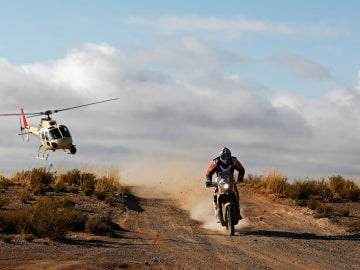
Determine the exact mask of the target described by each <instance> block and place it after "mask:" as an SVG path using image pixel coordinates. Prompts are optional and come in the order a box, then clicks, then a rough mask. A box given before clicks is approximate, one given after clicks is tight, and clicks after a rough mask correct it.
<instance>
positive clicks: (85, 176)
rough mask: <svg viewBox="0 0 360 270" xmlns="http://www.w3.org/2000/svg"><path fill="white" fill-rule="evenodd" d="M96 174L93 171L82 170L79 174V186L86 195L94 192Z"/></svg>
mask: <svg viewBox="0 0 360 270" xmlns="http://www.w3.org/2000/svg"><path fill="white" fill-rule="evenodd" d="M95 179H96V176H95V174H93V173H87V172H83V173H81V175H80V188H81V190H82V191H83V192H84V194H85V195H86V196H90V195H92V194H94V191H95Z"/></svg>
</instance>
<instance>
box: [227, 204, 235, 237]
mask: <svg viewBox="0 0 360 270" xmlns="http://www.w3.org/2000/svg"><path fill="white" fill-rule="evenodd" d="M226 229H227V230H229V233H230V235H234V232H235V225H234V218H233V210H232V205H231V204H230V205H228V206H226Z"/></svg>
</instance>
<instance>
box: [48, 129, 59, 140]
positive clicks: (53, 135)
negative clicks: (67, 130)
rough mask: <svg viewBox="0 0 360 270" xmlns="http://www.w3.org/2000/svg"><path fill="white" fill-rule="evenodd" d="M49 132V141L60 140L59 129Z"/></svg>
mask: <svg viewBox="0 0 360 270" xmlns="http://www.w3.org/2000/svg"><path fill="white" fill-rule="evenodd" d="M49 132H50V137H51V139H55V140H57V139H61V138H62V137H61V133H60V131H59V129H57V128H54V129H51V130H50V131H49Z"/></svg>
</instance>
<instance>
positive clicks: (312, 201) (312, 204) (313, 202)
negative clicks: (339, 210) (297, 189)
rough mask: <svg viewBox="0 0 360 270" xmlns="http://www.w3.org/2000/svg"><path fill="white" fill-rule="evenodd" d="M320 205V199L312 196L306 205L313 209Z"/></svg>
mask: <svg viewBox="0 0 360 270" xmlns="http://www.w3.org/2000/svg"><path fill="white" fill-rule="evenodd" d="M318 205H319V201H318V200H316V199H314V198H310V199H309V200H306V206H307V207H308V208H309V209H311V210H315V209H316V208H317V207H318Z"/></svg>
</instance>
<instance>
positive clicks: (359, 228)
mask: <svg viewBox="0 0 360 270" xmlns="http://www.w3.org/2000/svg"><path fill="white" fill-rule="evenodd" d="M345 230H346V231H347V232H351V233H359V232H360V220H356V221H353V222H351V223H350V224H348V225H347V226H346V228H345Z"/></svg>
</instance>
